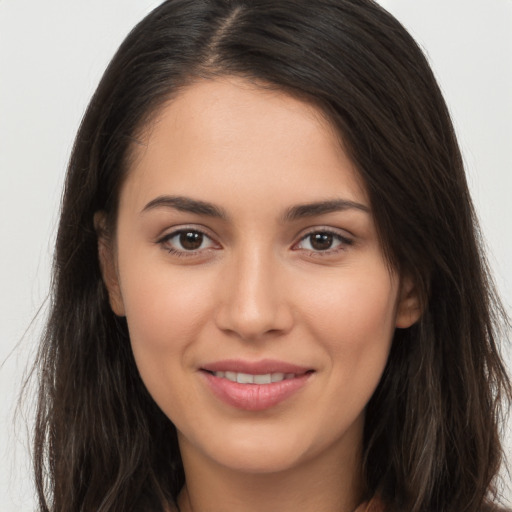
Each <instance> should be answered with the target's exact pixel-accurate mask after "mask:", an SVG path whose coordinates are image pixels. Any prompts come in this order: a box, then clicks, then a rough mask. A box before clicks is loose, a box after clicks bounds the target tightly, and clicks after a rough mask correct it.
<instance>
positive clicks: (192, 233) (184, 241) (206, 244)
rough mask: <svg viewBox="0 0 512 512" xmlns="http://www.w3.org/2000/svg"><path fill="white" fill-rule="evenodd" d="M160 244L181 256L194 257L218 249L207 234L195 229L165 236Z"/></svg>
mask: <svg viewBox="0 0 512 512" xmlns="http://www.w3.org/2000/svg"><path fill="white" fill-rule="evenodd" d="M158 243H159V244H160V245H161V246H162V247H163V248H164V249H166V250H167V251H168V252H170V253H172V254H176V255H181V256H186V255H188V256H193V255H195V254H196V253H199V252H202V251H203V250H207V249H214V248H218V246H217V245H216V244H215V242H214V241H213V240H212V239H211V238H210V237H209V236H208V235H206V234H205V233H203V232H201V231H199V230H195V229H180V230H177V231H174V232H173V233H169V234H168V235H166V236H164V237H163V238H162V239H161V240H159V241H158Z"/></svg>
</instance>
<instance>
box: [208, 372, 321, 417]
mask: <svg viewBox="0 0 512 512" xmlns="http://www.w3.org/2000/svg"><path fill="white" fill-rule="evenodd" d="M201 373H202V374H203V376H204V377H205V379H206V382H207V383H208V385H209V387H210V389H211V390H212V392H213V394H214V395H215V396H216V397H217V398H220V400H222V401H223V402H225V403H226V404H228V405H231V406H232V407H236V408H237V409H244V410H246V411H264V410H265V409H270V408H271V407H274V406H276V405H278V404H280V403H281V402H283V401H285V400H287V399H288V398H290V397H291V396H292V395H294V394H295V393H297V392H298V391H299V390H300V389H301V388H303V387H304V386H305V385H306V383H307V381H308V380H309V378H310V377H311V375H312V373H306V374H303V375H299V376H298V377H294V378H292V379H285V380H282V381H280V382H272V383H270V384H239V383H238V382H233V381H231V380H228V379H225V378H221V377H215V375H213V374H211V373H209V372H207V371H202V372H201Z"/></svg>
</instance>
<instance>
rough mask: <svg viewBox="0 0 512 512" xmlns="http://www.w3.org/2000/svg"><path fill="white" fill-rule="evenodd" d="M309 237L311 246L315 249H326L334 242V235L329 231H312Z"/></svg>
mask: <svg viewBox="0 0 512 512" xmlns="http://www.w3.org/2000/svg"><path fill="white" fill-rule="evenodd" d="M309 237H310V244H311V248H312V249H314V250H315V251H327V250H328V249H330V248H331V247H332V244H333V242H334V236H333V235H332V234H331V233H313V234H312V235H309Z"/></svg>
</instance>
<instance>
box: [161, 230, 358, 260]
mask: <svg viewBox="0 0 512 512" xmlns="http://www.w3.org/2000/svg"><path fill="white" fill-rule="evenodd" d="M185 233H194V234H199V235H201V236H203V237H204V239H207V240H209V241H210V243H211V245H212V246H210V247H206V248H203V249H201V248H199V249H196V250H186V249H175V248H173V247H172V246H169V245H168V244H169V242H170V241H171V240H172V239H173V238H176V237H179V236H180V235H182V234H185ZM313 235H329V236H332V237H333V238H334V239H335V240H337V241H338V242H339V244H338V245H337V246H336V247H335V248H334V249H332V248H328V249H325V250H314V249H303V250H304V251H306V252H307V253H308V254H309V255H312V256H314V257H326V256H332V255H334V254H337V253H338V252H341V251H345V250H346V249H347V246H351V245H353V243H354V241H353V240H352V239H350V238H348V237H346V236H343V235H341V234H340V233H338V232H336V231H334V230H331V229H322V228H317V229H315V230H312V231H309V232H308V233H306V234H305V235H303V236H302V237H301V239H300V240H299V241H298V242H297V243H295V244H294V245H293V248H292V250H295V251H297V250H300V249H297V248H296V247H297V246H298V245H299V244H301V243H302V242H304V241H305V240H307V239H308V238H310V237H312V236H313ZM204 239H203V241H204ZM203 241H202V242H203ZM156 243H157V244H159V245H161V246H162V247H163V248H164V249H165V250H166V251H167V252H168V253H169V254H172V255H173V256H177V257H179V258H186V257H194V256H197V255H198V254H199V253H201V252H203V251H209V250H212V249H215V248H214V247H213V245H215V242H214V241H213V240H212V237H211V236H209V235H208V234H207V233H205V232H204V231H202V230H201V229H198V228H195V227H194V228H180V229H178V230H176V231H173V232H171V233H168V234H167V235H165V236H163V237H162V238H160V239H158V240H157V241H156ZM201 245H202V243H201ZM310 245H311V241H310Z"/></svg>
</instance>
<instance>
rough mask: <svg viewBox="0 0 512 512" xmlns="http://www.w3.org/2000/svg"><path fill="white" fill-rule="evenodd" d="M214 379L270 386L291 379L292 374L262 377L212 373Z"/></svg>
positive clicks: (293, 375)
mask: <svg viewBox="0 0 512 512" xmlns="http://www.w3.org/2000/svg"><path fill="white" fill-rule="evenodd" d="M213 375H215V377H220V378H222V379H228V380H230V381H231V382H238V383H239V384H270V383H272V382H281V381H282V380H286V379H293V378H294V377H295V374H294V373H280V372H276V373H265V374H262V375H252V374H250V373H238V372H213Z"/></svg>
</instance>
